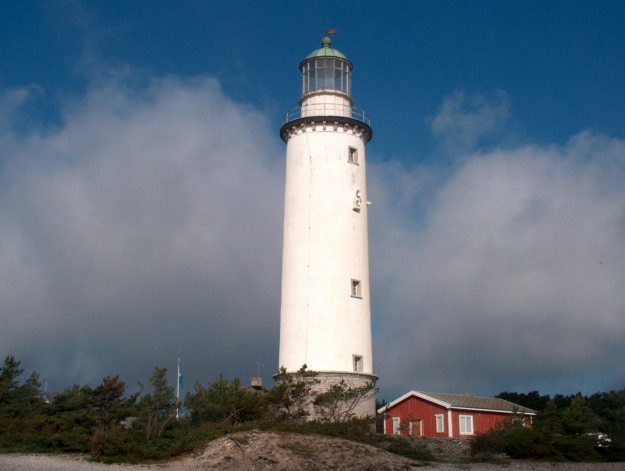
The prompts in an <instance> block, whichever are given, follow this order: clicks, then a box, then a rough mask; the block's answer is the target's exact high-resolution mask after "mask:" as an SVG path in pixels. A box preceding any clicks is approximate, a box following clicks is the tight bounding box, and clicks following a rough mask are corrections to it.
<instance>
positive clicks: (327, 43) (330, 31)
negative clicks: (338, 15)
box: [321, 28, 337, 47]
mask: <svg viewBox="0 0 625 471" xmlns="http://www.w3.org/2000/svg"><path fill="white" fill-rule="evenodd" d="M336 32H337V29H336V28H328V29H326V30H325V36H324V37H323V39H321V47H330V44H332V40H331V39H330V36H332V35H333V34H336Z"/></svg>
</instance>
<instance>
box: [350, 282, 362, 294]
mask: <svg viewBox="0 0 625 471" xmlns="http://www.w3.org/2000/svg"><path fill="white" fill-rule="evenodd" d="M360 285H361V283H360V280H352V298H362V294H361V289H360Z"/></svg>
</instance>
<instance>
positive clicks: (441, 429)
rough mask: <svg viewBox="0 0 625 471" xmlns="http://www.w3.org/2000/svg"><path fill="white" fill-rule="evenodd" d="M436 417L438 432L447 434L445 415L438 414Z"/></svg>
mask: <svg viewBox="0 0 625 471" xmlns="http://www.w3.org/2000/svg"><path fill="white" fill-rule="evenodd" d="M434 417H436V432H437V433H443V432H445V418H444V416H443V414H436V415H435V416H434Z"/></svg>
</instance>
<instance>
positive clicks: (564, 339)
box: [0, 78, 625, 399]
mask: <svg viewBox="0 0 625 471" xmlns="http://www.w3.org/2000/svg"><path fill="white" fill-rule="evenodd" d="M138 82H140V81H138ZM31 90H34V91H35V96H36V94H37V93H39V94H40V93H41V92H40V91H37V89H36V88H31ZM28 96H32V91H31V92H28V91H27V90H26V89H24V90H21V91H14V92H11V91H9V92H7V93H5V95H4V98H3V99H2V100H0V102H1V104H2V105H3V106H2V108H1V110H2V111H1V112H0V146H2V149H3V150H4V154H3V155H4V157H3V158H4V159H5V160H3V161H2V162H1V165H2V166H1V167H0V320H1V322H2V329H0V349H1V351H0V354H7V353H13V354H15V355H16V356H17V357H18V358H19V359H21V360H22V361H23V362H24V365H25V366H26V367H27V369H31V368H36V369H37V370H39V371H40V372H41V373H42V374H43V376H44V377H45V378H47V379H48V380H49V381H50V387H51V388H55V387H56V388H59V387H63V386H66V385H67V384H68V383H70V382H71V381H78V382H84V381H98V380H99V379H100V378H101V377H102V376H103V375H104V374H110V373H116V372H119V373H121V374H122V375H123V377H124V378H125V379H127V380H128V381H129V382H131V383H132V382H134V381H135V380H139V379H143V380H145V379H146V378H147V376H148V375H149V374H150V371H151V369H152V367H153V366H154V365H157V364H158V365H169V366H174V365H175V363H174V362H175V358H176V357H177V356H178V355H181V356H182V357H183V364H184V366H185V373H186V376H187V378H194V377H198V378H200V379H202V380H206V379H209V378H214V377H215V376H216V375H217V374H219V373H222V372H223V373H225V374H227V375H240V376H242V378H243V380H244V381H245V379H246V376H247V375H252V374H254V372H255V367H254V366H253V363H254V362H255V361H257V360H261V361H263V362H264V363H265V365H266V368H265V370H264V371H263V372H264V374H265V378H266V379H268V376H269V374H270V373H272V372H273V368H274V367H275V366H277V365H272V361H273V362H276V363H277V348H278V314H279V299H280V293H279V284H280V282H279V280H280V249H281V247H280V244H281V233H282V227H281V225H282V194H283V168H282V162H283V158H284V147H283V145H282V143H281V142H280V141H279V139H278V138H277V133H276V132H275V129H271V128H270V127H269V125H268V121H267V118H266V117H265V116H263V115H262V114H260V113H258V112H257V111H255V110H254V109H251V108H249V107H246V106H242V105H240V104H236V103H234V102H232V100H230V99H228V98H227V97H225V96H224V95H223V93H222V92H221V90H220V89H219V86H218V84H217V83H216V82H215V81H213V80H211V79H208V78H201V79H195V80H180V79H176V78H160V79H153V80H148V81H147V82H144V84H143V85H142V86H138V85H136V84H135V85H133V86H131V85H129V84H128V82H126V81H124V79H121V78H117V79H111V80H108V81H103V82H99V83H97V84H95V83H92V84H91V86H90V87H89V88H88V91H87V93H86V94H85V95H84V96H81V97H75V98H74V99H72V100H66V105H65V108H64V109H63V110H62V117H63V122H62V124H60V125H59V126H58V127H57V128H56V129H47V130H45V131H41V130H40V131H33V132H30V133H25V132H24V129H21V130H18V131H19V132H18V131H16V130H15V129H14V126H13V124H14V123H15V122H16V120H17V121H19V120H20V119H21V118H22V117H23V116H22V115H20V106H22V105H23V103H24V102H25V101H24V100H26V99H27V98H28ZM498 100H499V101H497V100H495V101H494V102H493V101H492V100H491V101H488V100H485V99H484V100H482V99H481V98H479V99H478V98H471V99H467V98H465V97H464V96H459V95H456V96H455V97H452V98H450V99H449V100H447V101H446V102H445V103H444V104H443V106H442V108H441V112H440V113H439V115H438V116H437V117H436V119H435V120H434V121H433V126H434V127H436V132H437V133H438V135H439V136H441V137H443V138H447V137H453V134H454V132H455V131H458V133H459V135H460V137H461V139H460V143H461V144H462V146H464V148H465V150H466V149H467V148H468V147H470V146H472V145H474V144H475V143H477V142H479V140H480V139H481V138H482V137H483V136H485V135H486V134H487V133H489V132H493V131H494V130H496V129H497V122H498V121H502V120H504V118H505V117H506V116H507V113H508V112H507V109H508V103H507V101H508V100H507V98H506V96H505V94H503V95H501V96H500V98H499V99H498ZM454 103H455V104H454ZM493 103H494V104H493ZM444 116H446V118H445V119H443V117H444ZM34 129H41V125H38V126H35V127H34ZM454 145H455V144H454ZM458 145H460V144H458ZM452 147H453V146H452ZM450 149H451V147H450ZM624 163H625V142H624V141H623V140H620V139H615V138H611V137H608V136H601V135H597V134H594V133H592V132H583V133H580V134H578V135H576V136H574V137H573V138H571V139H570V141H569V142H568V143H567V144H566V145H565V146H563V147H558V146H544V147H539V146H517V147H516V148H511V149H509V150H494V151H490V152H483V153H474V154H467V155H465V158H464V159H463V160H462V162H461V163H460V162H458V161H456V162H455V163H454V166H452V167H450V166H449V165H448V164H446V165H443V166H441V167H437V166H436V165H435V164H431V165H429V166H424V165H417V166H412V167H410V166H406V165H405V164H402V163H399V162H384V163H374V162H371V161H370V162H369V169H368V176H369V179H370V181H369V191H368V196H369V197H370V199H372V200H373V202H374V205H373V206H371V211H370V229H371V237H370V239H371V254H372V284H373V295H374V299H373V302H374V306H375V310H374V319H375V320H374V324H375V330H374V334H375V345H374V349H375V350H374V355H375V358H374V363H375V368H376V372H377V373H378V374H380V376H381V380H382V388H383V389H382V391H383V394H384V395H385V396H386V398H387V399H390V398H391V395H393V394H400V393H403V392H405V391H406V390H408V389H410V388H420V389H439V390H446V391H451V392H454V391H465V390H468V391H471V392H487V393H495V392H498V391H500V390H503V389H523V388H530V387H531V388H538V389H542V390H545V388H552V390H556V389H558V388H559V390H560V391H562V392H567V391H574V390H576V389H578V388H596V389H598V388H606V387H616V386H618V385H622V381H623V380H625V370H624V367H623V365H622V362H621V361H619V360H620V359H621V358H622V357H623V354H624V353H625V348H624V347H623V346H622V340H621V339H622V338H623V335H624V334H625V322H624V321H625V298H624V297H623V295H622V287H623V286H625V246H624V245H623V243H622V241H623V240H624V239H625V193H624V192H623V190H622V188H623V187H624V184H625V171H624V165H623V164H624ZM619 381H620V382H619Z"/></svg>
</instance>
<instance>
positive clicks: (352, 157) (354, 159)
mask: <svg viewBox="0 0 625 471" xmlns="http://www.w3.org/2000/svg"><path fill="white" fill-rule="evenodd" d="M347 161H348V162H349V163H350V164H354V165H358V149H356V148H355V147H349V148H348V151H347Z"/></svg>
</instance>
